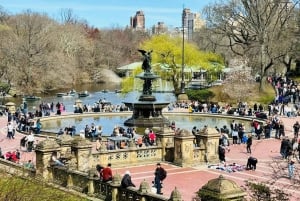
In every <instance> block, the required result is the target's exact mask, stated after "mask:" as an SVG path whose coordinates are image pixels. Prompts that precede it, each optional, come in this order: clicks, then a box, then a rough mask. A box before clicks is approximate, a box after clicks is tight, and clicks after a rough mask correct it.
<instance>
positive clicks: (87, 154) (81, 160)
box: [71, 137, 95, 172]
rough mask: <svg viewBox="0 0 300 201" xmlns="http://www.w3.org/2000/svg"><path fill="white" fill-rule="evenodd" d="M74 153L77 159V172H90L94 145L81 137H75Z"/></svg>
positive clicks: (73, 143) (73, 142)
mask: <svg viewBox="0 0 300 201" xmlns="http://www.w3.org/2000/svg"><path fill="white" fill-rule="evenodd" d="M71 149H72V152H73V153H74V155H75V157H76V162H77V163H76V170H78V171H82V172H88V171H89V170H90V169H95V167H92V161H93V160H92V143H91V142H90V141H88V140H86V139H83V138H81V137H75V138H74V140H73V141H72V148H71Z"/></svg>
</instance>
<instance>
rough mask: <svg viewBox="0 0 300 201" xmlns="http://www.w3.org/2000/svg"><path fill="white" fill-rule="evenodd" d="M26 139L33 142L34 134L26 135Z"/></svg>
mask: <svg viewBox="0 0 300 201" xmlns="http://www.w3.org/2000/svg"><path fill="white" fill-rule="evenodd" d="M27 140H28V142H33V141H34V136H33V134H30V135H28V136H27Z"/></svg>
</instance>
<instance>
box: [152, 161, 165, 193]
mask: <svg viewBox="0 0 300 201" xmlns="http://www.w3.org/2000/svg"><path fill="white" fill-rule="evenodd" d="M154 175H155V177H154V185H155V187H156V194H160V195H162V194H163V193H162V192H161V189H162V181H163V180H164V179H165V178H166V177H167V171H166V170H165V169H164V168H163V167H161V165H160V163H157V165H156V169H155V172H154Z"/></svg>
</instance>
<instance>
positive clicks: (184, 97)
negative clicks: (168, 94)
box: [177, 6, 189, 101]
mask: <svg viewBox="0 0 300 201" xmlns="http://www.w3.org/2000/svg"><path fill="white" fill-rule="evenodd" d="M184 20H185V16H184V6H183V11H182V63H181V83H180V94H179V95H178V97H177V100H178V101H188V100H189V98H188V96H187V94H186V93H185V82H184V28H185V27H184V25H185V24H184Z"/></svg>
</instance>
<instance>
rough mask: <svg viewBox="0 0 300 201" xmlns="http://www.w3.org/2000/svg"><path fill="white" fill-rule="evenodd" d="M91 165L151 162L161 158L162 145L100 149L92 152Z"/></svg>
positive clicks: (123, 164)
mask: <svg viewBox="0 0 300 201" xmlns="http://www.w3.org/2000/svg"><path fill="white" fill-rule="evenodd" d="M92 156H93V157H92V158H93V166H94V167H96V165H97V164H103V165H106V164H108V163H111V164H114V166H120V167H122V166H128V165H138V164H141V163H143V164H145V162H148V163H153V162H158V161H161V160H162V147H161V146H148V147H139V148H136V147H133V148H126V149H118V150H101V151H100V152H98V153H93V154H92Z"/></svg>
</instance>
